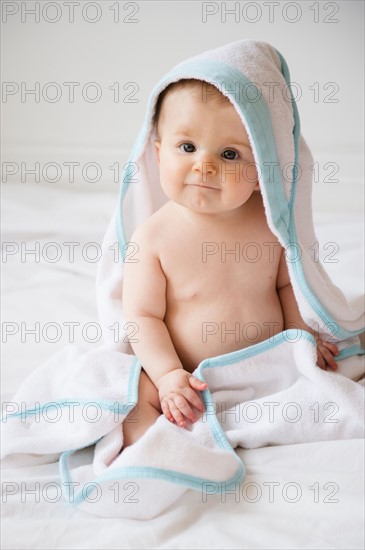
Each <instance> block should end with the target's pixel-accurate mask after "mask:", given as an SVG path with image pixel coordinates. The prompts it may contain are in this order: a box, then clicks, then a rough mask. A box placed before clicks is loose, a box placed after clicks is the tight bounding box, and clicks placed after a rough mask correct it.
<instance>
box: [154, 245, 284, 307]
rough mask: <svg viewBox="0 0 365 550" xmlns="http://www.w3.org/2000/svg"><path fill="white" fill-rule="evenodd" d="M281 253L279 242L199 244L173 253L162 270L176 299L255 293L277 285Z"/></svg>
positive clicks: (175, 250)
mask: <svg viewBox="0 0 365 550" xmlns="http://www.w3.org/2000/svg"><path fill="white" fill-rule="evenodd" d="M280 253H281V247H280V245H279V243H277V241H260V242H257V241H253V240H252V241H247V240H246V241H242V240H230V241H223V240H222V241H218V240H215V241H213V240H212V241H200V242H196V243H190V246H189V247H187V248H183V249H181V248H180V249H177V248H175V249H172V250H170V253H169V254H167V255H166V256H165V259H164V262H163V263H162V268H163V270H164V272H165V276H166V280H167V290H168V292H169V294H170V295H173V296H175V298H176V299H179V298H181V299H189V298H195V297H197V296H202V297H203V296H204V295H207V296H208V295H212V294H214V293H225V292H232V291H233V292H237V293H239V294H241V293H246V292H251V293H256V292H258V291H259V292H263V291H265V290H267V289H269V288H272V287H273V286H275V285H276V278H277V273H278V266H279V260H280Z"/></svg>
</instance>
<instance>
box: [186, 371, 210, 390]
mask: <svg viewBox="0 0 365 550" xmlns="http://www.w3.org/2000/svg"><path fill="white" fill-rule="evenodd" d="M189 384H190V386H191V387H192V388H194V390H199V391H203V390H205V389H206V388H207V387H208V384H207V383H206V382H203V381H202V380H199V378H196V377H195V376H193V375H192V374H191V375H190V376H189Z"/></svg>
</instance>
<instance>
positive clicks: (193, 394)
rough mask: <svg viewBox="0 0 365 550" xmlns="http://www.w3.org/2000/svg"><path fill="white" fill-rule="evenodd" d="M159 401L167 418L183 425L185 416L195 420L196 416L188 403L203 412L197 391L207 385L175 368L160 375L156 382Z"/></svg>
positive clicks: (192, 420) (184, 371)
mask: <svg viewBox="0 0 365 550" xmlns="http://www.w3.org/2000/svg"><path fill="white" fill-rule="evenodd" d="M156 387H157V389H158V395H159V398H160V403H161V410H162V412H163V413H164V415H165V416H166V418H167V419H168V420H170V421H171V422H174V421H175V422H176V423H177V424H178V425H179V426H181V427H185V425H186V421H185V418H184V416H185V417H186V418H188V419H189V420H190V421H191V422H195V420H196V416H195V414H194V413H193V411H192V408H191V406H190V405H193V406H194V407H195V408H196V409H198V410H199V411H201V412H203V411H204V405H203V401H202V399H201V397H199V396H198V394H197V391H203V390H205V389H206V388H207V387H208V384H207V383H206V382H202V381H201V380H199V379H198V378H196V377H195V376H193V375H192V374H191V373H190V372H187V371H186V370H184V369H175V370H173V371H171V372H168V373H167V374H164V375H163V376H161V378H159V379H158V381H157V383H156Z"/></svg>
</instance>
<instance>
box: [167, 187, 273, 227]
mask: <svg viewBox="0 0 365 550" xmlns="http://www.w3.org/2000/svg"><path fill="white" fill-rule="evenodd" d="M170 202H171V204H172V206H173V208H176V211H177V213H178V215H180V216H183V217H184V218H185V219H186V221H187V222H188V223H195V224H199V225H200V226H206V227H209V226H211V225H214V226H215V227H217V226H219V225H223V226H227V225H230V224H236V223H240V222H242V221H243V220H245V219H247V218H248V217H249V216H250V214H252V213H253V211H254V210H255V205H257V202H262V197H261V195H260V194H259V193H254V194H253V195H252V196H251V197H250V199H249V200H248V201H247V202H246V203H245V204H242V205H241V206H239V207H238V208H235V209H233V210H228V211H225V212H214V213H207V212H198V211H196V210H192V209H190V208H187V207H186V206H183V205H180V204H178V203H174V202H172V201H170Z"/></svg>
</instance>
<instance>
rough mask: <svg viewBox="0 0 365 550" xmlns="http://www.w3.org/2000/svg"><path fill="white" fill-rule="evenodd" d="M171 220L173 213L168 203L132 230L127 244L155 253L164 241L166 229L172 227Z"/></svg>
mask: <svg viewBox="0 0 365 550" xmlns="http://www.w3.org/2000/svg"><path fill="white" fill-rule="evenodd" d="M171 220H173V213H172V208H171V205H170V203H169V202H168V203H166V204H165V205H163V206H162V207H161V208H160V209H159V210H157V211H156V212H155V213H154V214H152V215H151V216H150V217H149V218H148V219H147V220H146V221H144V222H143V223H141V224H140V225H139V226H138V227H137V228H136V229H135V230H134V232H133V234H132V236H131V238H130V240H129V242H130V243H132V242H133V243H135V244H136V245H138V246H139V247H143V248H146V247H148V250H150V252H151V253H153V252H155V253H157V252H158V250H159V249H160V247H161V244H162V243H163V242H164V240H165V239H166V230H167V228H168V227H171V225H172V224H171Z"/></svg>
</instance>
